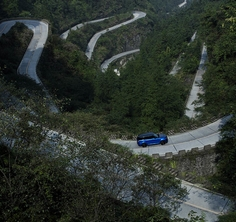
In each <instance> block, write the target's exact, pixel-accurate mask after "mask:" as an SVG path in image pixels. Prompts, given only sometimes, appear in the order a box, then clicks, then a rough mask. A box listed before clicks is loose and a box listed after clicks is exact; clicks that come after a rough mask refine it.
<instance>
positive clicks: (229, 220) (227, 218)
mask: <svg viewBox="0 0 236 222" xmlns="http://www.w3.org/2000/svg"><path fill="white" fill-rule="evenodd" d="M235 219H236V212H232V213H229V214H226V215H222V216H219V220H218V222H234V221H235Z"/></svg>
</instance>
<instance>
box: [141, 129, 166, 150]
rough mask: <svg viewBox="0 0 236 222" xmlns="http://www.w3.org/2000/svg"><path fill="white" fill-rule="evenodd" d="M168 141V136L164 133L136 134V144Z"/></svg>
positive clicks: (153, 143)
mask: <svg viewBox="0 0 236 222" xmlns="http://www.w3.org/2000/svg"><path fill="white" fill-rule="evenodd" d="M166 143H168V137H167V136H166V135H165V134H162V133H160V134H156V133H153V132H148V133H143V134H140V135H138V137H137V144H138V145H139V146H142V147H146V146H150V145H157V144H161V145H164V144H166Z"/></svg>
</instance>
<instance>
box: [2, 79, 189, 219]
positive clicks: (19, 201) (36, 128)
mask: <svg viewBox="0 0 236 222" xmlns="http://www.w3.org/2000/svg"><path fill="white" fill-rule="evenodd" d="M1 86H2V87H1V94H2V93H4V92H5V91H8V90H10V91H11V93H12V95H11V97H10V98H9V101H11V100H12V98H13V95H14V93H15V91H14V88H9V87H8V86H7V85H5V83H4V82H3V81H2V82H1ZM18 93H19V92H18ZM22 93H24V91H23V92H22ZM32 99H33V97H31V99H29V100H25V101H20V100H18V101H16V104H21V105H22V108H21V109H19V108H18V106H16V105H14V106H11V107H9V106H8V108H7V109H6V108H2V111H1V115H0V132H1V135H0V136H1V144H0V148H1V149H0V150H1V152H0V191H1V203H0V209H1V210H0V211H1V213H0V215H1V216H0V220H2V221H26V220H27V221H45V220H47V221H118V220H119V221H121V222H122V221H150V219H151V218H156V221H160V222H161V221H163V222H164V221H171V219H170V218H169V213H168V210H166V209H163V208H162V207H161V206H160V205H157V204H156V205H155V206H154V205H152V204H151V205H150V206H149V204H148V205H146V206H144V205H143V204H141V199H140V198H142V197H143V194H142V195H138V194H139V192H141V190H140V187H141V186H142V183H143V182H144V181H143V178H145V182H146V185H145V187H146V188H147V189H148V190H149V188H151V180H152V178H153V176H154V174H156V180H155V182H156V184H158V190H159V191H160V190H161V193H160V192H159V191H158V192H156V198H157V199H158V195H163V194H164V193H166V192H167V191H170V190H171V191H172V193H171V194H172V196H173V197H175V198H177V197H178V198H181V197H182V196H183V195H184V194H185V191H184V190H183V189H182V188H181V187H180V183H179V181H177V180H175V178H174V177H171V176H165V175H161V174H160V173H159V172H157V171H154V169H151V168H149V169H150V171H148V170H142V168H143V167H142V166H138V165H137V161H136V158H135V156H133V154H132V153H131V152H130V151H129V150H127V149H125V148H122V147H119V146H118V145H111V144H110V143H109V142H107V140H106V138H105V137H104V136H103V135H101V134H99V133H98V134H96V135H93V137H92V135H87V136H86V133H84V134H85V136H84V137H83V141H84V142H85V143H86V146H80V145H79V143H78V142H77V141H79V140H80V139H81V138H82V137H81V135H82V134H83V133H82V132H80V137H77V138H76V140H75V139H72V138H71V137H68V136H66V134H64V133H62V132H65V131H66V129H68V128H69V127H70V129H71V131H72V132H73V130H74V131H76V129H77V128H78V125H77V124H76V123H74V126H71V125H68V126H66V125H65V124H63V125H60V124H58V123H57V115H54V114H52V113H49V112H48V109H47V108H46V107H47V106H46V104H45V103H44V100H41V99H40V98H35V100H36V101H37V103H36V104H35V102H34V100H32ZM9 101H5V103H6V104H8V103H9ZM32 110H33V111H32ZM67 127H68V128H67ZM53 128H57V129H58V133H56V131H54V133H52V131H51V130H49V129H53ZM67 133H68V131H67ZM74 136H76V135H74ZM152 174H153V175H152ZM151 175H152V176H151ZM150 176H151V177H150ZM166 181H168V183H166ZM136 183H138V184H139V185H138V186H137V185H136ZM131 188H132V190H131ZM152 190H153V192H155V188H154V187H152ZM133 193H135V194H136V198H135V202H134V201H132V196H133ZM159 193H160V194H159ZM138 196H140V197H139V198H138ZM169 202H170V205H172V204H171V203H172V202H173V203H174V202H175V199H173V200H172V199H170V200H169ZM138 218H139V219H138Z"/></svg>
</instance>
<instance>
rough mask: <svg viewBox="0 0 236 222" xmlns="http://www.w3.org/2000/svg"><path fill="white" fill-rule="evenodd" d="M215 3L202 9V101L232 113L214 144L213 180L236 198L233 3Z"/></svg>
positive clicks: (217, 110) (211, 108)
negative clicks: (204, 58)
mask: <svg viewBox="0 0 236 222" xmlns="http://www.w3.org/2000/svg"><path fill="white" fill-rule="evenodd" d="M220 3H221V4H214V3H212V4H211V5H210V6H211V7H212V8H211V10H209V11H206V12H205V13H204V19H203V21H204V22H203V23H202V26H203V27H202V33H204V37H205V38H206V43H207V48H208V57H209V62H208V67H207V71H206V73H205V75H204V79H203V87H204V90H205V94H204V95H203V96H202V99H203V101H204V103H205V107H204V109H203V111H205V112H209V113H222V114H226V115H228V114H232V115H233V116H232V118H231V120H230V121H229V122H228V123H227V124H226V125H225V126H223V128H222V129H221V139H220V141H219V142H218V143H217V144H216V153H217V155H218V157H217V159H216V164H217V174H216V175H214V177H213V184H214V186H215V188H216V190H217V191H219V192H221V193H224V194H226V195H228V196H230V197H231V198H235V185H236V184H235V174H236V168H235V164H234V163H235V160H236V155H235V154H236V144H235V138H236V137H235V126H236V124H235V110H236V107H235V104H236V101H235V83H236V79H235V74H234V70H235V50H234V49H235V44H234V40H233V39H235V32H234V31H233V29H234V27H235V24H234V20H233V18H234V17H235V8H236V4H235V2H234V1H225V2H224V4H222V2H220Z"/></svg>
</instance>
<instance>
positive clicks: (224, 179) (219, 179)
mask: <svg viewBox="0 0 236 222" xmlns="http://www.w3.org/2000/svg"><path fill="white" fill-rule="evenodd" d="M181 2H182V1H181V0H180V1H176V0H168V1H162V0H155V1H152V0H150V1H148V0H145V1H141V0H136V1H134V0H129V1H112V2H108V1H107V0H101V1H93V0H84V1H75V0H72V1H66V0H57V1H55V0H48V1H42V0H40V1H39V0H21V1H18V0H14V1H11V2H9V1H7V0H2V1H1V2H0V6H1V7H0V18H1V19H2V20H4V19H9V18H17V17H23V18H32V19H46V20H47V21H48V22H49V24H50V35H49V37H48V40H47V43H46V45H45V49H44V51H43V54H42V57H41V59H40V61H39V65H38V70H37V73H38V75H39V77H40V78H41V80H42V81H43V83H44V85H45V86H46V88H47V90H49V92H50V94H51V95H52V97H53V98H54V99H55V102H56V103H57V105H58V107H60V111H61V112H60V113H59V114H57V115H55V114H52V113H49V112H48V110H47V108H46V107H47V106H46V104H45V101H44V99H42V97H44V95H43V92H42V90H41V87H40V86H38V85H36V84H35V83H34V82H33V81H31V80H30V79H28V78H26V77H22V76H19V75H17V73H16V70H17V67H18V65H19V62H20V60H21V58H22V56H23V53H24V51H25V48H26V47H27V45H28V43H29V42H30V39H31V37H32V32H31V31H30V30H29V29H28V28H27V27H25V26H24V25H22V24H19V23H17V24H16V25H15V26H14V27H13V28H12V30H11V31H10V32H8V33H7V34H5V35H3V36H2V37H1V38H0V58H1V59H0V72H1V76H2V79H1V110H2V111H5V112H3V113H4V115H2V116H1V118H0V125H1V126H0V132H1V138H3V139H4V138H5V136H6V135H8V137H9V135H10V138H21V139H20V140H16V141H15V142H14V149H11V150H9V149H8V147H9V143H8V142H7V143H5V142H4V143H2V144H1V152H0V172H1V177H0V181H1V182H0V184H1V186H0V193H1V196H0V199H1V201H0V206H1V207H0V209H1V216H0V220H2V221H130V222H131V221H135V222H136V221H140V222H141V221H160V222H164V221H187V219H186V220H185V219H180V218H174V219H173V218H171V217H170V212H171V211H172V210H173V208H172V207H176V206H172V204H173V203H169V204H170V206H172V207H169V208H168V207H167V208H165V209H163V208H162V206H160V205H159V202H158V201H159V200H160V199H161V198H162V197H163V194H164V193H165V192H170V190H172V192H173V195H174V196H175V197H176V198H179V197H182V196H184V194H185V191H184V190H182V189H181V187H180V183H179V181H178V180H175V178H174V177H173V176H171V175H169V174H167V175H163V174H161V173H160V172H158V171H157V170H156V169H155V168H153V166H152V164H151V162H152V160H150V159H148V161H147V164H146V166H145V167H143V166H142V165H139V164H138V159H137V157H136V156H133V155H132V153H130V152H129V151H128V150H126V149H125V148H122V147H119V146H115V145H111V144H110V143H109V142H108V140H107V137H106V135H105V134H104V131H106V130H111V131H124V132H129V133H133V134H137V133H139V132H142V131H149V130H152V131H157V132H158V131H165V130H167V128H168V127H171V126H173V125H174V124H175V123H176V122H179V121H182V122H184V121H187V124H188V123H189V122H188V121H190V120H186V119H187V118H186V117H185V116H184V112H185V102H186V99H187V97H188V93H189V90H190V87H191V85H192V81H193V78H194V74H195V72H196V70H197V68H198V64H199V60H200V53H201V48H202V45H203V43H205V44H206V45H207V53H208V61H207V69H206V72H205V75H204V79H203V82H202V87H203V89H204V94H203V95H202V96H201V97H200V99H199V102H201V103H202V102H203V103H204V104H205V105H204V106H203V107H201V108H200V111H201V116H200V117H199V118H202V116H209V115H210V116H211V115H212V116H213V115H216V116H220V115H228V114H232V118H231V120H230V121H229V122H228V124H226V125H225V126H224V127H223V129H222V139H221V140H220V141H219V142H218V143H217V145H216V153H217V154H218V155H217V159H216V166H217V173H216V174H215V175H213V177H212V178H211V182H212V185H213V188H214V189H215V191H217V192H220V193H223V194H226V195H228V196H229V197H231V198H233V199H235V197H236V196H235V187H236V186H235V185H236V184H235V181H236V179H235V175H236V167H235V160H236V142H235V138H236V137H235V136H236V135H235V128H236V121H235V117H234V114H235V108H236V107H235V104H236V101H235V93H236V88H235V85H236V84H235V81H236V79H235V75H234V69H235V51H236V50H235V47H236V46H235V44H234V39H235V35H236V34H235V29H236V27H235V22H236V3H235V2H234V1H232V0H208V1H201V0H196V1H194V0H193V1H188V4H187V7H185V8H181V9H180V8H178V4H180V3H181ZM134 10H140V11H144V12H146V13H147V16H146V17H145V18H143V19H140V20H138V21H136V22H134V23H132V24H129V25H127V26H124V27H122V28H120V29H117V30H115V31H112V32H109V33H107V34H106V35H103V36H102V37H101V38H100V39H99V40H98V42H97V45H96V48H95V52H94V54H93V57H92V59H91V60H90V61H88V59H87V57H86V56H85V50H86V45H87V44H88V41H89V39H90V38H91V37H92V35H93V34H95V33H96V32H98V31H101V30H104V29H108V28H109V27H111V26H113V25H115V24H118V23H120V22H121V21H125V20H128V19H130V18H132V12H133V11H134ZM110 16H112V19H110V20H109V21H108V20H107V21H104V22H102V23H96V24H93V25H92V24H90V25H85V26H84V27H83V28H82V29H80V30H75V31H72V32H71V33H70V34H69V37H68V39H67V40H62V39H61V38H60V34H61V33H62V32H63V31H65V30H67V29H69V28H70V27H72V26H73V25H75V24H77V23H83V22H87V21H91V20H94V19H98V18H105V17H110ZM196 31H197V36H196V39H195V40H194V42H192V43H191V44H189V42H190V39H191V37H192V35H193V34H194V33H195V32H196ZM114 39H116V41H114ZM19 46H21V47H19ZM136 48H140V52H139V53H138V54H135V55H133V56H131V57H127V58H124V59H123V60H122V61H121V60H119V61H118V62H116V63H114V64H112V65H110V67H109V68H108V70H107V71H106V72H105V73H103V72H101V70H100V64H101V63H102V62H103V61H104V60H105V59H107V58H109V57H111V56H113V55H115V54H118V53H120V52H123V51H126V50H131V49H136ZM12 52H14V57H13V56H12ZM178 58H181V60H180V64H181V70H180V72H179V73H178V74H176V75H175V76H173V75H169V72H170V70H171V69H172V67H173V65H174V63H175V62H176V60H177V59H178ZM121 64H125V65H121ZM114 68H118V69H119V72H120V75H119V76H118V75H117V74H116V73H115V72H114ZM9 92H10V94H9ZM10 95H15V97H14V98H12V97H11V96H10ZM16 98H18V99H16ZM7 99H9V100H10V102H9V101H8V102H7V103H6V100H7ZM18 100H21V102H20V103H19V102H18ZM21 103H24V104H27V106H28V107H31V109H32V110H34V111H33V113H34V114H35V113H36V114H37V115H33V114H32V111H30V110H28V109H18V108H17V107H18V106H19V104H21ZM6 113H7V115H6ZM11 115H14V116H15V117H17V118H16V119H14V121H12V119H11V118H9V116H11ZM31 121H33V122H34V124H35V125H34V126H32V125H28V122H31ZM45 127H47V129H55V130H57V131H58V132H59V134H64V133H65V134H70V135H71V136H73V137H74V138H77V139H78V140H83V141H85V142H86V148H80V149H78V148H77V145H76V143H75V141H73V142H71V141H70V142H65V141H64V142H61V140H59V139H58V138H57V139H55V140H53V141H51V140H50V139H49V138H47V136H46V134H47V133H45V134H42V133H41V132H42V131H45ZM46 131H47V132H49V131H48V130H46ZM45 140H46V142H45ZM3 141H4V140H3ZM10 141H11V140H10ZM64 143H65V144H64ZM42 144H44V146H42ZM45 144H46V145H45ZM65 145H66V146H67V147H71V148H70V149H68V150H69V152H70V153H69V154H68V153H67V154H66V155H64V154H65V153H64V152H65V150H63V147H64V146H65ZM11 146H12V147H13V145H12V144H11ZM45 147H46V148H45ZM55 147H56V151H55V150H54V149H55ZM101 149H102V150H104V152H101V151H100V150H101ZM48 150H54V151H52V152H51V153H50V155H49V154H48ZM105 150H106V152H105ZM108 151H109V152H108ZM111 153H112V154H111ZM114 154H115V155H114ZM78 156H79V157H80V158H79V157H78ZM51 157H56V158H51ZM75 160H76V161H75ZM108 162H109V164H107V163H108ZM136 164H138V165H137V166H136V167H134V166H135V165H136ZM88 166H89V167H88ZM137 168H142V171H143V172H142V174H138V173H137ZM68 172H70V173H68ZM134 174H135V175H136V176H135V177H134ZM78 175H80V176H78ZM105 175H106V176H105ZM120 175H122V176H120ZM131 178H132V179H131ZM127 181H129V183H128V184H127ZM143 181H146V183H145V184H144V183H143ZM153 181H154V182H155V185H154V182H153ZM118 185H119V186H118ZM131 188H132V189H131ZM130 189H131V191H130ZM146 190H150V193H148V192H146V193H145V191H146ZM129 192H132V195H133V197H134V199H133V200H132V201H123V199H122V198H124V197H122V196H121V195H120V193H122V194H125V193H129ZM145 198H148V199H147V203H148V204H146V205H145V207H144V206H143V205H142V204H141V200H143V199H145ZM150 200H152V201H150ZM189 220H190V221H201V220H203V218H202V217H201V218H197V217H194V216H193V217H192V218H190V219H189ZM234 220H235V214H234V213H232V214H230V215H228V216H221V217H219V221H234Z"/></svg>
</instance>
